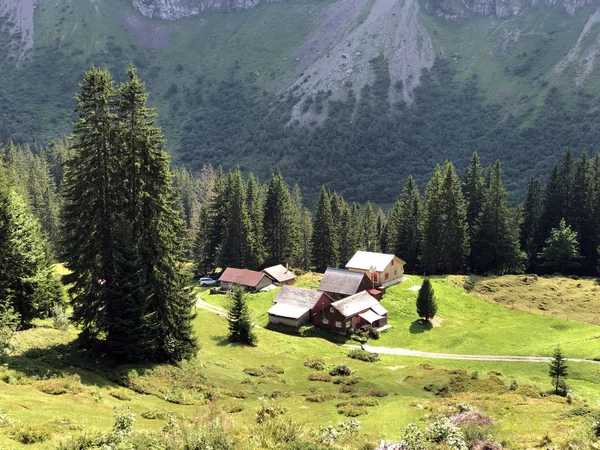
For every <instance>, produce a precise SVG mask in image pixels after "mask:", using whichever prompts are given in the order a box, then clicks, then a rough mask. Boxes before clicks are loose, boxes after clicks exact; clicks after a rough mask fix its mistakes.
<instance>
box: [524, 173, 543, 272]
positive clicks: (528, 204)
mask: <svg viewBox="0 0 600 450" xmlns="http://www.w3.org/2000/svg"><path fill="white" fill-rule="evenodd" d="M543 190H544V188H543V185H542V182H541V181H540V180H539V178H536V177H532V178H531V180H530V182H529V186H528V188H527V198H526V199H525V204H524V205H523V222H522V224H521V249H523V250H524V251H525V253H526V254H527V269H528V270H530V271H535V270H536V269H537V265H538V263H537V255H538V253H539V252H540V250H541V249H542V242H543V241H541V229H540V228H541V219H542V213H543V207H544V200H543Z"/></svg>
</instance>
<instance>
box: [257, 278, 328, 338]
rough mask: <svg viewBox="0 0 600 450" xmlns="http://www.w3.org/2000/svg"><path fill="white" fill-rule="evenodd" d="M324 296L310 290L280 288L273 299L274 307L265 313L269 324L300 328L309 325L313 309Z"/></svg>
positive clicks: (290, 287) (288, 287) (289, 287)
mask: <svg viewBox="0 0 600 450" xmlns="http://www.w3.org/2000/svg"><path fill="white" fill-rule="evenodd" d="M324 295H325V294H323V293H322V292H318V291H313V290H310V289H304V288H296V287H292V286H282V287H281V289H280V290H279V292H278V293H277V295H276V296H275V298H274V299H273V302H274V303H275V305H273V306H272V307H271V309H269V310H268V311H267V314H268V315H269V324H273V325H286V326H289V327H294V328H300V327H301V326H303V325H306V324H308V323H310V321H311V316H312V311H313V308H314V307H315V305H316V304H317V303H318V302H319V299H320V298H321V297H322V296H324Z"/></svg>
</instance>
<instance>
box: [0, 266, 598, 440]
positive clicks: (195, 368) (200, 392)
mask: <svg viewBox="0 0 600 450" xmlns="http://www.w3.org/2000/svg"><path fill="white" fill-rule="evenodd" d="M318 278H319V277H318V275H315V274H308V275H307V276H303V277H301V279H300V280H299V282H298V285H305V286H314V285H315V284H316V283H318ZM411 278H412V281H413V282H415V283H418V282H419V281H420V280H419V278H417V277H411ZM410 284H411V283H410V282H404V283H402V284H400V285H398V286H396V287H394V288H392V289H390V290H389V291H388V294H387V296H386V299H385V300H384V304H385V306H386V308H388V310H389V311H390V322H391V323H392V324H393V325H394V329H393V331H391V332H389V333H387V334H384V335H383V336H382V339H381V340H380V341H378V342H377V341H372V342H370V343H371V344H376V345H392V344H394V345H396V343H397V344H398V345H402V346H404V347H410V348H419V349H424V350H435V351H449V352H456V353H459V352H468V351H477V352H479V353H485V351H484V349H490V351H492V350H494V351H493V352H492V353H496V354H506V353H511V352H507V351H506V349H507V348H508V349H511V350H514V351H521V352H522V353H526V352H527V351H534V350H537V351H539V352H541V353H543V351H544V348H545V347H544V346H543V345H542V344H541V343H538V344H536V343H535V342H532V341H535V340H536V339H541V337H539V336H542V335H543V330H544V329H547V330H550V331H552V330H555V328H553V327H552V325H553V324H555V323H563V322H566V321H559V322H556V321H557V320H559V319H554V318H549V317H543V316H539V315H534V314H527V313H525V312H522V311H517V310H512V309H510V308H506V307H504V306H501V305H500V306H499V305H496V304H493V303H490V302H489V301H487V300H485V299H482V298H479V297H477V296H475V295H471V294H466V293H463V291H462V290H461V289H459V288H457V287H455V285H454V284H453V283H451V282H449V281H447V280H446V279H436V280H434V288H435V289H436V292H437V295H438V299H439V304H440V309H439V312H440V316H441V317H442V319H443V320H442V322H441V326H439V327H434V328H433V329H431V330H428V331H426V332H423V333H411V332H410V326H411V324H412V321H414V319H415V317H414V313H413V311H412V310H413V309H414V297H415V296H416V293H415V292H414V291H409V290H408V289H407V288H408V287H409V285H410ZM274 295H275V292H270V293H264V294H256V295H249V296H248V302H249V304H250V306H251V309H252V311H253V314H254V316H255V318H256V321H257V323H258V324H260V325H263V324H266V317H265V316H264V312H265V311H266V309H268V307H269V306H270V305H271V304H272V298H273V296H274ZM201 296H202V298H204V299H205V300H206V301H208V302H210V303H213V304H215V305H218V306H224V305H226V302H227V299H226V296H224V295H209V294H208V293H207V292H206V291H202V292H201ZM452 310H454V311H452ZM482 318H485V319H486V320H488V321H489V322H488V323H490V324H492V325H494V326H496V327H498V326H499V325H500V324H501V323H502V321H503V320H504V321H505V322H506V323H505V327H504V328H503V331H502V332H501V333H499V334H496V335H494V333H493V332H492V331H489V332H481V328H482V324H480V321H481V320H482ZM459 322H462V324H461V323H459ZM570 323H571V322H569V324H570ZM510 324H512V325H510ZM524 324H529V332H528V334H525V335H523V337H522V339H521V341H522V343H521V345H517V344H518V342H519V340H518V339H517V338H516V337H517V336H518V333H520V332H522V331H523V330H525V325H524ZM573 325H574V326H575V325H577V326H576V327H574V328H573V329H569V330H568V333H567V334H566V337H564V338H563V337H561V335H560V333H558V331H556V330H555V331H556V333H555V334H551V336H553V337H552V339H556V340H559V341H561V342H563V345H564V347H565V350H566V349H568V348H569V342H570V340H571V339H579V338H581V337H582V336H586V333H590V336H591V335H593V331H595V330H597V327H595V326H593V325H589V324H577V323H573ZM194 326H195V330H196V333H197V336H198V339H199V343H200V347H201V349H200V351H199V354H198V357H197V359H196V360H195V361H191V362H187V363H183V364H181V365H180V366H179V367H174V366H152V367H140V366H126V367H113V366H110V365H107V364H106V363H102V362H99V361H96V360H95V359H93V358H90V356H87V355H85V354H82V353H79V352H77V351H76V350H74V349H73V348H72V347H71V346H70V345H69V344H70V343H71V342H72V341H73V340H74V339H75V337H76V336H77V331H76V330H75V329H74V328H72V327H71V328H70V329H69V330H68V331H67V332H62V331H58V330H55V329H53V328H52V327H51V321H49V320H47V321H40V322H39V323H38V324H37V327H35V328H33V329H31V330H27V331H23V332H19V333H18V335H17V337H16V349H15V351H14V352H13V353H11V354H10V355H8V356H7V357H3V358H2V359H1V360H0V361H1V365H0V410H2V412H3V413H2V415H0V448H3V449H4V448H6V449H13V448H14V449H18V448H39V449H42V448H44V449H45V448H52V447H53V446H54V444H56V443H58V442H59V441H61V440H63V439H65V438H66V437H67V436H69V435H73V434H78V433H81V432H82V431H83V430H90V429H96V430H108V429H109V428H110V427H111V425H112V423H113V418H114V413H115V410H114V408H115V407H119V406H120V407H122V406H128V407H130V408H131V409H132V410H133V412H134V413H135V414H136V419H137V422H136V424H135V429H138V430H142V429H145V430H150V431H158V430H160V429H161V427H163V426H164V425H165V423H166V419H154V420H150V419H145V418H143V417H142V413H144V412H147V411H149V410H154V409H161V410H164V411H168V412H170V413H172V414H174V415H176V416H179V417H182V418H185V417H192V416H197V415H202V414H205V413H206V412H207V411H223V412H225V413H227V412H231V411H238V412H235V413H233V412H231V413H230V414H231V417H232V420H234V422H235V423H236V424H241V425H242V426H251V425H252V424H253V423H254V422H255V417H256V411H257V409H258V408H259V407H260V404H261V403H260V402H261V400H260V399H265V398H275V399H276V400H275V402H276V403H277V404H279V405H280V406H282V407H284V408H285V409H286V411H287V412H286V414H285V416H287V417H290V418H291V419H292V420H294V421H297V422H301V423H304V424H305V428H306V429H316V428H317V427H319V426H323V425H329V424H332V425H336V424H337V423H338V422H341V421H343V420H345V419H346V418H347V417H346V416H344V415H343V414H340V412H338V410H339V409H340V407H338V406H336V405H337V404H338V403H340V402H363V403H364V402H366V403H368V404H372V405H374V406H364V407H359V408H358V409H359V410H360V411H359V412H360V413H361V415H359V417H358V419H359V420H361V422H362V425H361V433H363V436H364V438H365V439H366V440H367V441H370V442H372V443H375V442H378V440H379V439H380V438H386V439H398V438H399V436H400V432H401V430H402V429H403V428H404V426H405V425H406V424H407V423H409V422H416V423H417V424H419V426H424V425H425V424H426V423H427V420H428V418H431V417H434V416H435V414H437V413H444V414H450V413H451V412H452V411H455V410H456V408H457V405H458V404H459V403H461V402H462V403H469V404H471V405H473V406H474V407H475V408H477V409H479V410H480V411H482V412H484V413H486V414H488V415H489V416H490V417H492V418H493V419H494V420H496V421H498V422H497V424H496V425H495V426H494V428H495V433H497V436H498V439H499V440H502V441H504V443H505V444H506V445H508V446H510V447H511V448H527V447H531V446H533V445H536V444H537V443H538V442H540V441H541V440H542V438H543V437H544V435H546V434H548V435H550V436H551V437H552V439H553V440H554V441H555V442H556V441H559V440H560V439H562V438H563V437H564V436H565V435H566V434H567V432H568V431H569V430H570V429H573V428H574V427H575V426H577V425H579V424H582V423H584V422H586V420H588V419H587V417H589V414H590V413H591V411H593V409H594V408H595V406H596V405H597V403H598V401H600V366H598V365H594V364H575V363H572V364H571V365H570V375H569V379H568V383H569V384H570V386H571V387H572V391H573V396H572V398H571V400H569V402H567V400H566V399H564V398H561V397H556V396H552V395H551V396H545V391H547V390H548V389H550V387H551V386H550V382H549V379H548V376H547V364H544V363H509V362H479V361H453V360H427V359H425V358H407V357H397V356H386V355H382V357H381V360H380V361H379V362H375V363H366V362H362V361H357V360H354V359H350V358H348V357H347V354H348V349H347V348H344V347H342V346H339V345H338V343H336V342H333V341H336V339H331V336H329V335H327V334H322V335H313V337H299V336H292V335H287V334H282V333H278V332H275V331H270V330H267V329H264V328H258V329H256V333H257V336H258V346H257V347H244V346H241V345H238V344H230V343H229V342H228V341H227V322H226V319H225V318H224V317H222V316H217V315H216V314H215V313H212V312H209V311H205V310H202V309H198V315H197V318H196V319H195V322H194ZM478 329H479V330H480V331H479V332H477V330H478ZM511 330H512V331H511ZM563 331H564V330H563ZM552 332H553V333H554V331H552ZM470 334H474V335H475V336H474V337H469V335H470ZM425 336H427V338H426V339H425V338H424V337H425ZM531 336H538V337H537V338H531ZM405 339H406V341H405ZM452 339H454V340H457V341H459V342H458V343H455V344H454V345H452V344H451V343H450V342H449V341H451V340H452ZM461 340H462V341H465V342H464V343H463V342H460V341H461ZM436 342H437V345H436ZM554 343H555V342H550V343H548V344H547V345H548V346H551V345H553V344H554ZM588 351H590V352H593V348H592V346H591V345H590V346H589V348H588ZM315 356H319V357H321V358H322V359H323V360H324V362H325V364H326V366H327V369H326V370H325V371H324V372H319V373H321V374H326V373H327V370H328V369H329V368H330V367H332V366H334V365H336V364H348V365H349V366H350V367H351V368H352V369H354V371H355V373H354V374H353V377H356V381H357V384H354V385H346V384H345V383H341V384H335V383H334V382H333V381H334V380H335V379H336V377H332V379H331V380H330V381H310V380H309V378H308V377H309V375H310V374H314V373H316V372H315V371H313V370H311V369H309V368H308V367H305V366H304V362H305V361H306V360H307V358H309V357H315ZM569 356H571V355H569ZM250 374H252V375H258V376H252V375H250ZM513 380H515V381H516V383H517V384H516V385H515V386H517V387H515V388H514V390H511V389H510V388H509V386H511V384H514V382H513ZM57 387H58V388H57ZM425 388H427V389H425ZM63 391H64V392H63ZM375 392H376V393H378V395H383V396H379V397H374V396H372V393H375ZM119 398H120V399H119ZM308 399H311V400H318V401H316V402H315V401H309V400H308ZM26 426H30V427H33V428H34V429H43V430H47V431H48V432H49V433H50V435H51V437H50V438H49V439H48V440H46V441H44V442H40V443H37V444H28V445H25V444H21V443H19V442H18V441H17V440H15V439H16V436H18V431H19V430H21V429H22V428H23V427H26Z"/></svg>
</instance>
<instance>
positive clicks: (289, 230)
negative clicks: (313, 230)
mask: <svg viewBox="0 0 600 450" xmlns="http://www.w3.org/2000/svg"><path fill="white" fill-rule="evenodd" d="M263 217H264V221H263V233H264V243H265V252H266V256H265V264H267V265H275V264H285V263H287V262H289V261H290V259H291V258H292V257H293V255H294V254H296V252H297V250H296V248H297V246H298V229H297V224H296V223H295V221H294V213H293V210H292V199H291V195H290V191H289V189H288V187H287V185H286V183H285V181H284V179H283V177H282V176H281V174H273V175H272V176H271V179H270V180H269V183H268V185H267V194H266V197H265V205H264V214H263Z"/></svg>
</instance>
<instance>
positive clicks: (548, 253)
mask: <svg viewBox="0 0 600 450" xmlns="http://www.w3.org/2000/svg"><path fill="white" fill-rule="evenodd" d="M578 247H579V243H578V242H577V233H575V232H574V231H573V230H571V227H570V226H567V224H566V222H565V219H561V220H560V223H559V225H558V228H553V229H552V230H551V231H550V237H549V238H548V239H547V240H546V246H545V247H544V249H543V250H542V252H541V253H540V255H539V258H540V259H541V260H542V262H543V264H542V265H543V266H544V267H545V268H546V269H547V270H560V273H564V272H565V268H570V267H573V266H575V265H577V260H578V259H579V251H578Z"/></svg>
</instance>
